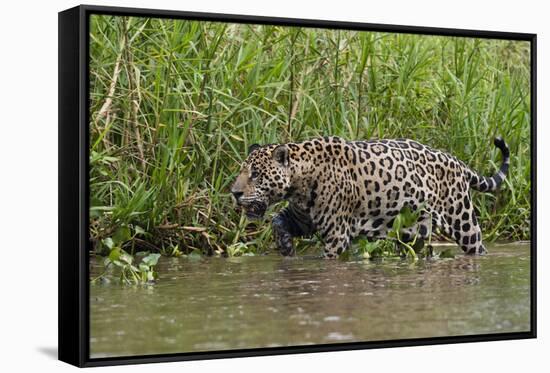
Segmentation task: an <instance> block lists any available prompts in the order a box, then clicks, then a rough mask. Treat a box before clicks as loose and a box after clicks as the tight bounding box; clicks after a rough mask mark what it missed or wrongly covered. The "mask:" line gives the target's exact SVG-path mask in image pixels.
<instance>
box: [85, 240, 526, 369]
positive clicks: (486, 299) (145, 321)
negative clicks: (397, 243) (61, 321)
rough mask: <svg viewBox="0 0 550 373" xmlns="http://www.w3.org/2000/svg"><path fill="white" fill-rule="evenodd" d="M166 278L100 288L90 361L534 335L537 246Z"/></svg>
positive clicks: (182, 262) (292, 263)
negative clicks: (448, 256) (534, 250)
mask: <svg viewBox="0 0 550 373" xmlns="http://www.w3.org/2000/svg"><path fill="white" fill-rule="evenodd" d="M99 263H100V261H97V262H96V261H94V262H92V264H91V273H92V275H94V274H97V273H100V271H101V265H100V264H99ZM157 271H158V272H159V274H160V278H159V281H158V283H156V284H155V285H153V286H123V285H120V284H118V283H115V282H111V283H110V284H94V285H90V319H91V320H90V353H91V357H92V358H94V357H107V356H128V355H149V354H166V353H177V352H197V351H209V350H229V349H243V348H258V347H275V346H296V345H310V344H322V343H338V342H357V341H380V340H388V339H406V338H422V337H437V336H455V335H471V334H485V333H504V332H517V331H529V328H530V249H529V244H505V245H491V246H489V254H488V255H486V256H483V257H466V256H463V255H457V256H456V257H455V258H454V259H437V260H419V261H417V262H415V263H413V262H411V261H407V260H400V259H385V260H381V261H370V260H365V261H339V260H321V259H314V258H307V257H306V258H303V257H302V258H300V257H298V258H283V257H280V256H276V255H268V256H254V257H239V258H218V257H212V258H200V259H189V258H161V260H160V262H159V264H158V266H157Z"/></svg>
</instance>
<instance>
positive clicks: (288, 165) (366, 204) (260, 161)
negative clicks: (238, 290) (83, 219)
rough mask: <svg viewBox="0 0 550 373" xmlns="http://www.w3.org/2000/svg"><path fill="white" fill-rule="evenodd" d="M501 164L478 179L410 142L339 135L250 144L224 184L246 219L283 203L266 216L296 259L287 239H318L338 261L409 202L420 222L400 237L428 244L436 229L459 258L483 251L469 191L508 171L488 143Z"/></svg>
mask: <svg viewBox="0 0 550 373" xmlns="http://www.w3.org/2000/svg"><path fill="white" fill-rule="evenodd" d="M494 145H495V146H496V147H497V148H498V149H500V152H501V154H502V164H501V166H500V169H499V170H498V171H497V172H496V173H495V174H494V175H493V176H491V177H485V176H482V175H480V174H478V173H477V172H476V171H474V170H472V169H471V168H470V167H468V166H467V165H466V164H465V163H464V162H462V161H461V160H459V159H457V158H456V157H454V156H452V155H450V154H448V153H446V152H443V151H440V150H436V149H433V148H431V147H429V146H427V145H423V144H421V143H419V142H417V141H413V140H410V139H381V140H369V141H346V140H344V139H342V138H340V137H336V136H325V137H319V138H313V139H310V140H307V141H303V142H298V143H294V142H291V143H284V144H269V145H264V146H260V145H258V144H254V145H252V146H250V148H249V150H248V156H247V157H246V159H245V161H244V162H243V164H242V166H241V169H240V172H239V174H238V176H237V178H236V180H235V182H234V183H233V185H232V186H231V193H232V194H233V196H234V199H235V201H236V204H237V205H238V206H239V208H240V209H242V210H243V211H244V212H245V213H246V216H247V217H248V218H250V219H261V218H262V217H263V216H264V215H265V212H266V210H267V208H268V207H269V206H270V205H273V204H275V203H277V202H280V201H283V200H286V201H288V205H287V206H286V207H285V208H283V209H282V210H281V211H280V212H279V213H277V214H276V215H275V216H274V217H273V219H272V229H273V233H274V239H275V242H276V245H277V247H278V250H279V252H280V253H281V254H282V255H285V256H291V255H295V249H294V245H293V238H294V237H308V236H311V235H313V234H318V235H320V237H321V238H322V241H323V244H324V248H323V256H324V257H325V258H337V257H338V256H339V255H341V254H342V253H343V252H344V251H345V250H347V249H348V248H349V247H350V244H351V241H352V239H353V238H355V237H358V236H363V237H366V238H367V239H369V240H378V239H385V238H388V232H389V231H390V230H391V229H392V226H393V221H394V219H395V217H396V216H397V215H398V214H399V213H400V211H402V209H403V208H405V207H406V206H407V207H408V208H409V209H410V210H412V211H416V212H417V213H418V220H417V222H416V223H415V224H414V225H413V226H412V227H408V228H406V229H403V230H402V231H401V232H400V239H401V240H403V241H408V240H412V239H413V238H418V237H420V238H421V239H427V238H428V237H429V236H430V235H431V234H432V232H434V231H435V230H436V229H437V230H438V231H439V232H440V233H442V234H444V235H445V236H447V237H449V238H451V239H452V240H454V241H455V242H456V243H457V245H458V246H460V248H462V250H463V251H464V253H465V254H470V255H480V254H484V253H485V252H486V248H485V246H484V245H483V242H482V236H481V229H480V225H479V221H478V218H477V217H476V212H475V209H474V206H473V205H472V198H471V190H472V189H474V190H477V191H480V192H494V191H496V190H497V188H498V187H499V185H501V184H502V182H503V180H504V179H505V177H506V175H507V173H508V167H509V163H510V151H509V148H508V146H507V145H506V143H505V142H504V140H503V139H502V138H500V137H496V138H495V139H494Z"/></svg>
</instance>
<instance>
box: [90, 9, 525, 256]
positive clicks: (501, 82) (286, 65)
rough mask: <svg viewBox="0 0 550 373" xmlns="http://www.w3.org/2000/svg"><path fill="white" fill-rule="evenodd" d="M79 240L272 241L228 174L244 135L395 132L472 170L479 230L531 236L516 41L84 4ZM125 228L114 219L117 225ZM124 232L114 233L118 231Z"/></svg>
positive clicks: (258, 247) (256, 247)
mask: <svg viewBox="0 0 550 373" xmlns="http://www.w3.org/2000/svg"><path fill="white" fill-rule="evenodd" d="M90 56H91V60H90V90H91V92H90V93H91V102H90V108H91V110H90V112H91V117H90V136H91V141H90V147H91V149H90V151H91V153H90V164H91V168H90V180H91V222H90V223H91V237H92V240H93V242H94V243H95V244H96V245H95V247H96V249H97V250H98V251H100V252H101V251H102V240H104V239H105V238H107V237H111V236H113V235H116V234H118V235H120V236H121V237H122V238H121V239H122V240H124V241H128V242H132V245H134V244H137V245H143V246H145V247H149V248H154V247H156V248H159V249H161V250H166V249H167V248H173V247H175V246H176V245H177V247H178V248H179V249H181V250H184V251H191V250H194V249H198V250H201V251H207V252H212V251H224V250H226V249H227V247H230V246H231V245H236V244H239V243H242V242H244V243H245V245H246V246H247V247H248V248H249V249H250V250H251V251H254V252H262V251H264V250H266V249H267V248H268V247H269V242H270V235H271V231H270V228H269V224H265V223H261V224H254V223H250V222H249V221H247V220H246V219H244V218H243V217H241V216H240V215H239V214H237V213H236V212H234V207H233V204H232V200H231V198H230V195H229V185H230V184H231V182H232V181H233V179H234V177H235V175H236V173H237V171H238V169H239V166H240V164H241V162H242V161H243V159H244V158H245V156H246V151H245V149H247V148H248V146H249V145H250V144H252V143H276V142H286V141H299V140H303V139H307V138H310V137H313V136H318V135H326V134H332V135H338V136H342V137H344V138H346V139H373V138H392V137H408V138H412V139H415V140H418V141H420V142H423V143H426V144H428V145H430V146H432V147H435V148H440V149H443V150H446V151H448V152H450V153H452V154H453V155H455V156H457V157H458V158H460V159H462V160H463V161H464V162H466V163H467V164H468V165H470V166H471V167H472V168H474V169H476V170H478V171H479V172H481V173H482V174H486V175H489V174H492V173H493V172H494V171H495V170H496V169H497V167H498V164H499V163H500V154H499V153H498V151H496V150H495V149H494V147H493V145H492V138H493V137H494V136H496V135H501V136H503V137H504V138H505V139H506V141H507V142H508V144H509V146H510V149H511V154H512V158H511V166H510V174H509V178H508V179H507V180H506V183H505V185H504V186H503V187H502V188H501V190H500V191H498V192H497V193H496V194H481V193H475V195H474V200H475V206H476V207H477V208H478V212H479V216H480V221H481V224H482V227H483V232H484V237H485V239H486V240H490V241H492V240H522V239H529V238H530V237H529V219H530V172H531V170H530V136H529V133H530V132H529V131H530V97H529V92H530V87H529V79H530V75H529V74H530V72H529V63H530V61H529V44H528V43H526V42H518V41H503V40H490V39H474V38H459V37H439V36H422V35H408V34H390V33H375V32H357V31H345V30H326V29H315V28H296V27H275V26H266V25H261V26H259V25H244V24H241V25H239V24H224V23H211V22H196V21H182V20H168V19H154V18H152V19H146V18H133V17H129V18H126V17H111V16H98V15H93V16H92V17H91V34H90ZM121 227H122V228H121ZM121 229H122V233H121Z"/></svg>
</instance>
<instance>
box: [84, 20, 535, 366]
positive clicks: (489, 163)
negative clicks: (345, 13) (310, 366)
mask: <svg viewBox="0 0 550 373" xmlns="http://www.w3.org/2000/svg"><path fill="white" fill-rule="evenodd" d="M88 47H89V77H88V79H89V191H90V195H89V204H90V208H89V243H90V255H89V257H90V260H89V275H90V278H89V295H90V296H89V320H90V322H89V352H90V358H102V357H128V356H142V355H158V354H174V353H196V352H204V351H231V350H246V349H258V348H274V347H288V346H311V345H329V344H345V343H357V342H373V341H400V340H409V339H419V338H437V337H449V336H472V335H489V334H499V333H501V334H503V333H513V332H528V331H530V330H531V321H532V320H531V319H530V317H531V316H530V315H531V309H530V305H531V273H530V268H531V245H530V240H531V223H530V222H531V214H532V209H531V106H530V103H531V96H530V92H531V85H530V84H531V83H530V81H531V60H530V58H531V57H530V56H531V50H530V43H529V42H527V41H517V40H502V39H500V40H499V39H490V38H476V37H453V36H437V35H423V34H407V33H397V32H370V31H358V30H346V29H331V28H315V27H290V26H281V25H267V24H261V25H260V24H253V23H232V22H212V21H205V20H198V19H197V20H188V19H170V18H154V17H137V16H122V15H103V14H92V15H91V16H90V18H89V45H88Z"/></svg>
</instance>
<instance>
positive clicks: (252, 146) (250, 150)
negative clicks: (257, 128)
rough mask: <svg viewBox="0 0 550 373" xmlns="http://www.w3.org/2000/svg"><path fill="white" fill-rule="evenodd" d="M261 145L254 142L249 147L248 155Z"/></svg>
mask: <svg viewBox="0 0 550 373" xmlns="http://www.w3.org/2000/svg"><path fill="white" fill-rule="evenodd" d="M260 147H261V146H260V145H258V144H252V145H250V146H249V147H248V155H250V153H252V152H253V151H254V150H256V149H258V148H260Z"/></svg>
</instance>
